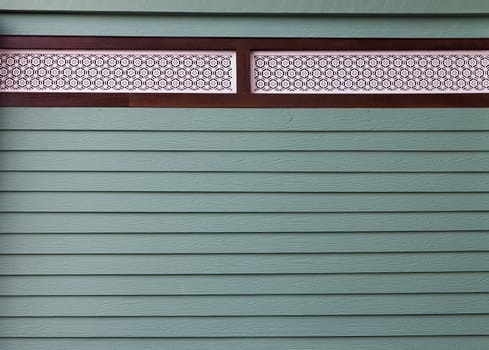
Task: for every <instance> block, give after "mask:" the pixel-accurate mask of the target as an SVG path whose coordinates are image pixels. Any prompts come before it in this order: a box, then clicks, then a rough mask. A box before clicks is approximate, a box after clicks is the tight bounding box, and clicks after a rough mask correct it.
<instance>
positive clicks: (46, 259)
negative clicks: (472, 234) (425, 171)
mask: <svg viewBox="0 0 489 350" xmlns="http://www.w3.org/2000/svg"><path fill="white" fill-rule="evenodd" d="M488 269H489V253H487V252H470V253H467V252H451V253H353V254H346V253H345V254H195V255H189V254H180V255H178V254H177V255H175V254H168V255H147V254H139V255H118V254H110V255H89V254H84V255H66V254H58V255H0V274H1V275H60V274H61V275H92V274H103V275H111V274H117V275H127V274H129V275H134V274H141V275H155V274H157V275H163V274H170V275H179V274H291V273H293V274H296V273H360V272H362V273H372V272H456V271H460V272H465V271H466V272H470V271H473V272H477V271H480V272H482V271H487V270H488Z"/></svg>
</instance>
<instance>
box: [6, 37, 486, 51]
mask: <svg viewBox="0 0 489 350" xmlns="http://www.w3.org/2000/svg"><path fill="white" fill-rule="evenodd" d="M0 48H2V49H7V48H8V49H63V50H66V49H73V50H74V49H80V50H81V49H86V50H97V49H101V50H102V49H103V50H235V49H238V48H243V49H249V50H287V51H289V50H487V49H489V38H476V39H474V38H471V39H383V38H381V39H343V38H179V37H171V38H166V37H106V36H97V37H83V36H0Z"/></svg>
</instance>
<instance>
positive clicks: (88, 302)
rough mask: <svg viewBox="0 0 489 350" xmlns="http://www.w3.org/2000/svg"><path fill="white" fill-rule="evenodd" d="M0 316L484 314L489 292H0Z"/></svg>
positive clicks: (488, 304)
mask: <svg viewBox="0 0 489 350" xmlns="http://www.w3.org/2000/svg"><path fill="white" fill-rule="evenodd" d="M0 305H1V308H0V317H18V316H21V317H40V316H42V317H47V316H52V317H58V316H66V317H80V316H82V317H94V316H98V317H109V316H110V317H119V316H133V317H140V316H152V317H157V316H160V317H161V316H178V317H181V316H219V317H220V316H332V315H423V314H431V315H440V314H442V315H445V314H487V313H489V293H485V294H431V295H426V294H410V295H389V294H383V295H351V296H350V295H329V296H322V295H309V296H303V295H301V296H298V295H287V296H278V295H274V296H260V295H253V296H242V295H239V296H222V295H219V296H147V295H146V296H110V297H108V296H94V297H90V296H62V297H60V296H44V297H39V296H38V297H24V296H20V297H0Z"/></svg>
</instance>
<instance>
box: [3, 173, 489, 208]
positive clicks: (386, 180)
mask: <svg viewBox="0 0 489 350" xmlns="http://www.w3.org/2000/svg"><path fill="white" fill-rule="evenodd" d="M488 189H489V173H467V172H455V173H453V172H452V173H447V172H439V173H378V172H376V173H365V172H360V173H303V172H296V173H280V172H267V173H256V172H255V173H253V172H247V173H240V172H236V173H227V172H224V173H219V172H141V171H131V172H114V171H106V172H87V171H83V172H77V171H63V170H61V171H2V172H0V190H1V191H19V192H25V191H48V192H53V191H68V192H74V191H78V192H85V191H89V192H94V191H95V192H123V193H131V192H172V193H188V192H192V193H196V192H206V193H208V192H209V193H212V192H223V193H229V192H232V193H235V192H246V193H263V192H266V193H297V192H300V193H337V192H350V193H368V192H383V193H385V192H389V193H421V192H430V193H432V192H443V193H452V192H453V193H458V192H485V193H486V192H488V191H489V190H488ZM32 205H35V204H32ZM454 205H455V204H454Z"/></svg>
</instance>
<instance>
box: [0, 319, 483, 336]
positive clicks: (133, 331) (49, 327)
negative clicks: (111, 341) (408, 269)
mask: <svg viewBox="0 0 489 350" xmlns="http://www.w3.org/2000/svg"><path fill="white" fill-rule="evenodd" d="M0 323H2V328H1V329H0V337H23V336H28V337H107V336H110V337H129V338H131V337H138V338H139V337H240V336H241V337H243V336H247V337H281V336H282V337H283V336H287V337H294V336H296V337H297V336H298V337H327V336H336V337H338V336H340V337H341V336H348V337H357V336H393V335H397V336H400V335H429V336H433V335H488V333H489V331H488V330H489V316H487V315H460V316H459V315H457V316H454V315H444V316H389V317H386V316H301V317H290V316H285V317H266V316H265V317H246V316H243V317H108V318H106V317H94V318H90V317H81V318H70V319H69V322H67V319H66V318H63V317H61V318H49V317H36V318H16V317H8V318H2V319H0Z"/></svg>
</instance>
